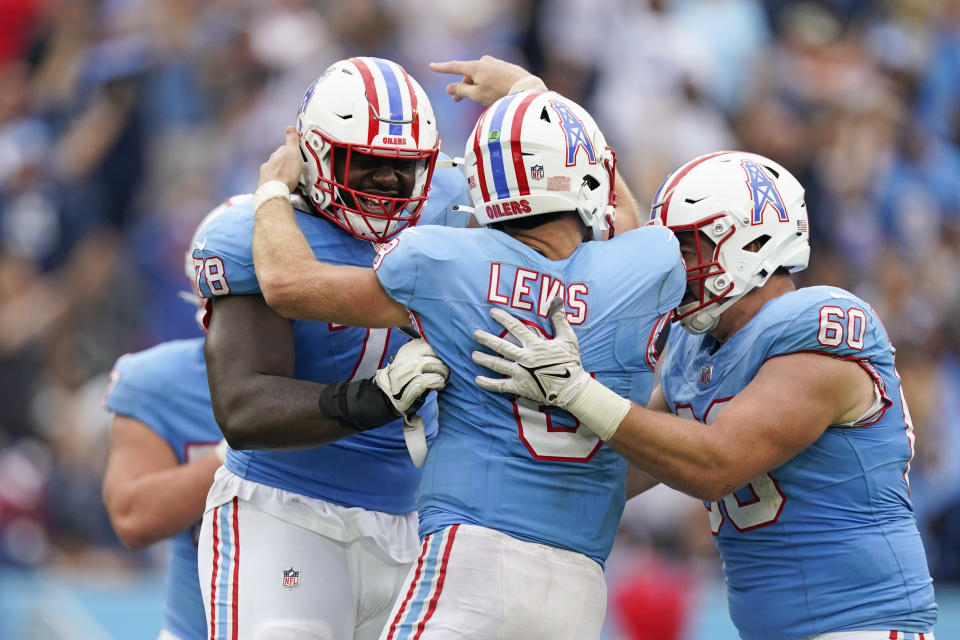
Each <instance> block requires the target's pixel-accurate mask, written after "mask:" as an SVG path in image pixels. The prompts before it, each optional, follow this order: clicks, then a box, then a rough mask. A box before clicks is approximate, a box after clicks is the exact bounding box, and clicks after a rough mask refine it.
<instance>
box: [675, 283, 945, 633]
mask: <svg viewBox="0 0 960 640" xmlns="http://www.w3.org/2000/svg"><path fill="white" fill-rule="evenodd" d="M667 344H668V346H667V350H666V354H665V355H664V358H663V362H662V365H661V371H660V376H661V385H662V388H663V391H664V395H665V397H666V400H667V403H668V405H669V407H670V410H671V411H673V412H674V413H676V414H677V415H679V416H681V417H685V418H694V419H697V420H700V421H702V422H706V423H708V424H709V423H711V422H712V421H713V420H715V419H716V416H717V415H718V414H719V413H720V412H721V411H722V410H723V405H724V403H725V402H727V401H729V400H730V399H731V398H732V397H733V396H734V395H736V394H737V393H739V392H740V391H741V390H742V389H743V388H744V387H745V386H746V385H747V384H748V383H749V382H750V380H752V379H753V377H754V376H755V375H756V373H757V370H758V369H759V368H760V366H761V365H762V364H763V363H764V362H765V361H766V360H767V359H768V358H772V357H774V356H779V355H784V354H790V353H799V352H810V353H822V354H824V355H828V356H831V357H835V358H843V359H845V360H850V361H853V362H857V363H858V364H859V365H860V366H861V367H863V369H864V371H866V372H867V373H868V374H870V376H872V377H873V379H874V380H875V381H876V383H877V386H878V388H879V389H880V391H881V392H882V394H883V400H884V406H883V409H882V410H881V411H880V412H879V413H878V414H877V415H875V416H872V417H870V418H868V419H867V420H865V421H864V423H863V424H860V425H858V426H852V427H839V426H833V427H830V428H828V429H827V430H826V432H824V434H823V435H822V436H820V438H819V439H817V441H816V442H814V443H813V444H812V445H810V446H809V447H808V448H807V449H805V450H804V451H803V452H802V453H800V454H799V455H797V456H796V457H794V458H793V459H791V460H790V461H788V462H786V463H785V464H783V465H782V466H780V467H778V468H776V469H773V470H771V471H770V472H769V473H765V474H762V475H760V476H758V477H757V478H755V479H754V480H753V481H751V482H750V483H749V484H748V485H747V486H745V487H743V488H741V489H739V490H737V491H735V492H733V493H731V494H729V495H728V496H726V497H725V498H724V499H723V500H722V501H720V502H714V503H710V504H709V505H707V508H708V509H709V511H710V524H711V528H712V530H713V534H714V536H715V540H716V544H717V548H718V549H719V550H720V555H721V557H722V558H723V563H724V572H725V574H726V581H727V594H728V598H729V605H730V615H731V617H732V618H733V622H734V624H736V626H737V628H738V629H739V630H740V634H741V637H743V638H745V639H746V640H769V639H770V638H778V639H784V640H787V639H790V638H804V637H807V636H812V635H816V634H819V633H825V632H832V631H850V630H858V629H864V630H865V629H885V630H890V629H894V630H901V631H912V632H929V631H930V630H931V629H932V627H933V624H934V622H935V621H936V617H937V605H936V604H935V603H934V599H933V583H932V581H931V579H930V574H929V572H928V570H927V561H926V556H925V554H924V550H923V544H922V543H921V541H920V535H919V533H918V531H917V524H916V521H915V518H914V514H913V507H912V506H911V504H910V498H909V486H908V481H907V471H908V470H909V466H910V459H911V457H912V455H913V441H914V436H913V426H912V425H911V423H910V414H909V411H908V410H907V407H906V405H905V404H904V401H903V394H902V391H901V388H900V378H899V377H898V375H897V373H896V371H895V370H894V359H893V356H894V349H893V347H892V346H891V345H890V341H889V339H888V338H887V335H886V332H885V331H884V329H883V326H882V325H881V323H880V320H879V319H878V318H877V316H876V315H875V314H874V312H873V310H872V309H871V308H870V306H869V305H868V304H867V303H866V302H864V301H863V300H861V299H859V298H857V297H856V296H854V295H853V294H851V293H848V292H846V291H844V290H842V289H837V288H832V287H808V288H804V289H800V290H797V291H792V292H790V293H787V294H785V295H782V296H780V297H778V298H775V299H773V300H771V301H769V302H767V304H766V305H765V306H764V307H763V308H762V309H761V310H760V312H759V313H757V315H756V316H754V317H753V318H752V319H751V320H750V321H749V322H748V323H747V324H746V325H745V326H744V327H743V328H742V329H740V330H739V331H737V332H736V333H735V334H733V335H732V336H731V337H730V338H729V339H728V340H727V341H726V342H725V343H724V344H723V345H722V346H720V348H719V349H717V350H716V352H715V353H711V350H712V349H713V348H714V347H715V346H716V342H715V341H714V340H713V338H711V337H710V336H709V335H706V334H703V335H693V334H690V333H687V332H685V331H681V330H676V331H673V332H672V334H671V335H670V338H669V340H668V343H667ZM769 410H770V411H776V407H770V408H769Z"/></svg>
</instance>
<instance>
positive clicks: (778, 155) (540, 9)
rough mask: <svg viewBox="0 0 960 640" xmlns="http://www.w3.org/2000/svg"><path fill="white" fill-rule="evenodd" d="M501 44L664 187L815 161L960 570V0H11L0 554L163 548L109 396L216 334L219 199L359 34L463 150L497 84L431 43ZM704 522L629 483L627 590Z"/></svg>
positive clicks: (126, 558) (102, 558)
mask: <svg viewBox="0 0 960 640" xmlns="http://www.w3.org/2000/svg"><path fill="white" fill-rule="evenodd" d="M485 53H489V54H492V55H494V56H497V57H500V58H505V59H508V60H511V61H513V62H517V63H519V64H522V65H524V66H526V67H527V68H529V69H531V70H532V71H533V72H535V73H537V74H538V75H540V76H541V77H542V78H543V79H544V80H545V81H546V83H547V85H548V86H549V87H551V88H552V89H555V90H557V91H559V92H561V93H563V94H565V95H567V96H569V97H571V98H573V99H574V100H576V101H578V102H580V103H581V104H583V105H584V106H586V107H587V108H588V109H589V110H590V111H591V112H592V113H593V114H594V115H595V116H596V119H597V121H598V123H599V124H600V126H601V128H602V129H603V130H604V131H605V133H606V137H607V139H608V140H609V141H611V144H612V145H613V146H614V147H615V149H616V151H617V153H618V158H619V167H620V169H621V171H622V173H623V175H624V176H625V177H626V178H627V179H628V181H629V183H630V184H631V186H632V187H633V190H634V192H635V194H636V196H637V199H638V200H639V201H640V202H641V204H645V203H648V202H649V201H650V197H651V196H652V194H653V193H654V191H655V190H656V188H657V187H658V186H659V184H660V182H661V181H662V180H663V178H664V177H665V176H666V175H667V174H668V173H669V172H670V171H671V170H673V169H674V168H675V167H676V166H678V165H679V164H681V163H683V162H685V161H686V160H688V159H690V158H692V157H694V156H696V155H699V154H701V153H706V152H710V151H714V150H718V149H732V148H738V149H743V150H748V151H753V152H757V153H761V154H764V155H767V156H769V157H771V158H773V159H775V160H776V161H778V162H780V163H781V164H783V165H785V166H786V167H788V168H789V169H790V170H791V171H792V172H793V173H794V174H795V175H797V177H798V178H800V180H801V182H802V183H803V184H804V186H805V187H806V194H807V195H806V197H807V204H808V207H809V211H810V220H811V234H812V246H813V252H812V258H811V266H810V269H809V270H808V271H806V272H804V273H803V274H800V277H799V279H798V280H799V282H800V283H801V284H834V285H838V286H841V287H845V288H848V289H850V290H852V291H853V292H855V293H857V294H858V295H860V296H862V297H864V298H865V299H866V300H868V301H869V302H870V303H871V304H872V305H873V306H874V308H875V309H876V310H877V311H878V313H879V314H880V317H881V318H883V320H884V322H885V323H886V328H887V330H888V332H889V333H890V335H891V339H892V341H893V343H894V345H895V346H897V348H898V353H897V360H898V363H899V370H900V374H901V376H902V378H903V380H904V388H905V391H906V395H907V401H908V403H909V406H910V409H911V411H912V417H913V422H914V425H915V427H916V433H917V440H916V442H917V447H916V457H915V459H914V461H913V464H912V466H911V470H910V481H911V486H912V492H913V493H912V496H913V500H914V505H915V508H916V511H917V516H918V518H919V521H920V525H921V530H922V532H923V535H924V538H925V542H926V546H927V553H928V557H929V561H930V564H931V569H932V571H933V574H934V576H935V579H936V580H938V581H939V582H940V583H945V582H960V542H958V541H960V464H958V461H960V1H958V0H939V1H938V0H934V1H927V0H886V1H883V0H872V1H871V0H823V1H820V2H812V1H790V0H484V1H483V2H476V1H473V0H443V1H442V2H437V1H435V0H326V1H324V0H313V1H310V0H278V1H275V2H260V1H257V0H207V1H205V2H192V1H190V0H102V1H94V0H0V407H2V410H0V568H2V567H3V566H4V565H8V566H10V565H17V566H27V567H31V566H51V565H83V566H103V565H105V564H109V565H116V564H120V565H131V564H132V565H136V564H138V563H139V564H149V563H151V562H154V561H155V560H156V554H153V555H151V554H149V553H148V554H132V553H129V552H124V551H123V550H122V549H121V548H120V546H119V543H118V541H117V540H116V538H115V536H114V535H113V532H112V530H111V528H110V525H109V522H108V520H107V517H106V513H105V511H104V508H103V506H102V502H101V497H100V479H101V475H102V471H103V466H104V458H105V452H106V446H107V438H108V432H107V427H108V424H109V416H108V415H107V414H106V413H105V412H104V409H103V408H102V406H101V398H102V396H103V392H104V390H105V388H106V386H107V384H108V382H107V381H108V374H109V371H110V368H111V366H112V364H113V363H114V361H115V360H116V358H117V357H118V356H120V355H122V354H123V353H125V352H129V351H136V350H140V349H143V348H145V347H148V346H151V345H153V344H155V343H157V342H160V341H163V340H169V339H173V338H181V337H192V336H196V335H200V333H199V332H200V330H199V328H198V327H197V326H196V324H195V322H194V317H193V316H194V309H193V308H192V307H191V306H189V305H187V304H185V303H183V302H182V301H181V300H180V299H179V298H178V292H180V291H184V290H186V289H187V286H188V285H187V283H186V280H185V277H184V252H185V251H186V250H187V247H188V244H189V240H190V236H191V234H192V232H193V229H194V227H195V226H196V224H197V222H199V220H200V219H201V218H202V216H203V215H204V214H205V213H206V212H207V211H209V210H210V209H212V208H213V207H214V206H216V205H217V204H218V203H219V202H220V201H222V200H223V199H224V198H225V197H227V196H230V195H232V194H235V193H247V192H251V191H253V190H254V188H255V187H256V182H257V170H258V167H259V165H260V163H261V162H263V161H264V160H265V159H266V157H267V156H268V155H269V154H270V152H271V151H272V150H273V149H274V148H276V147H277V146H278V145H279V144H280V143H281V142H282V138H283V128H284V126H285V125H287V124H292V123H293V120H294V118H295V114H296V110H297V106H298V104H299V102H300V99H301V97H302V94H303V91H304V90H305V88H306V87H307V86H308V85H309V84H310V83H312V81H313V80H314V79H315V78H316V76H318V75H319V74H320V72H321V71H322V70H323V69H324V68H326V66H327V65H328V64H330V63H331V62H333V61H335V60H338V59H340V58H343V57H347V56H351V55H375V56H381V57H386V58H390V59H392V60H395V61H397V62H399V63H400V64H402V65H404V66H405V67H406V69H407V70H408V71H409V72H410V73H411V74H412V75H413V76H414V77H416V78H417V79H418V80H419V81H420V83H421V84H422V85H423V86H424V88H425V89H426V90H427V92H428V94H429V95H430V96H431V99H432V101H433V106H434V110H435V111H436V114H437V119H438V122H439V126H440V132H441V137H442V140H443V143H442V149H443V150H444V151H445V152H446V153H447V154H448V155H451V156H460V155H462V154H463V144H464V141H465V140H466V136H467V134H468V132H469V131H470V129H471V128H472V125H473V123H474V121H475V120H476V118H477V116H478V115H479V113H480V107H478V106H477V105H474V104H468V103H467V102H461V103H454V102H453V101H452V100H451V99H450V98H449V96H446V95H445V93H444V87H445V85H446V84H447V83H448V82H450V81H452V80H454V79H458V78H451V77H446V76H441V75H438V74H435V73H433V72H431V71H429V69H428V67H427V65H428V63H429V62H431V61H441V60H451V59H472V58H476V57H479V56H480V55H482V54H485ZM635 268H637V269H642V268H643V264H642V262H641V261H638V263H637V264H636V266H635ZM611 277H618V274H611ZM707 531H708V529H707V527H706V515H705V513H704V511H703V508H702V506H701V505H700V504H699V503H696V502H695V501H692V500H690V499H684V498H682V497H679V496H678V494H674V493H672V492H669V491H654V492H653V493H651V495H649V496H644V497H641V498H639V499H638V500H637V501H635V502H633V503H631V504H630V505H628V510H627V513H626V515H625V518H624V522H623V527H622V533H621V539H622V543H621V544H618V547H617V549H616V550H615V554H614V556H613V557H611V560H610V566H609V569H610V575H611V579H613V580H614V581H616V580H619V579H620V578H621V577H622V581H621V582H620V583H618V584H620V588H619V589H615V590H614V591H613V592H612V594H611V602H612V603H614V604H615V603H616V602H617V600H618V599H620V598H624V599H630V598H634V596H636V595H637V594H642V593H644V589H646V586H645V584H644V583H643V581H642V580H640V581H638V580H635V579H634V577H635V576H636V575H637V572H636V571H633V570H631V571H630V572H627V571H626V570H625V569H622V568H618V567H633V568H634V569H636V567H637V566H644V567H647V568H651V567H653V568H655V569H657V570H656V571H648V572H646V573H647V574H653V573H656V575H657V576H659V577H658V580H659V581H660V585H661V587H662V586H663V585H671V584H674V585H675V586H676V587H677V592H678V593H682V592H684V591H686V590H687V588H688V586H689V581H690V580H692V579H693V578H692V577H691V576H695V575H697V572H698V571H700V569H698V568H696V567H708V568H706V569H703V570H704V571H712V572H713V573H717V572H719V566H718V565H719V563H718V561H717V560H716V557H715V554H714V551H713V545H712V542H711V540H710V536H709V534H708V533H707ZM618 558H620V559H624V558H629V559H630V560H629V561H628V562H620V563H619V564H618ZM691 567H694V569H691ZM631 576H633V577H631ZM648 596H649V594H648ZM635 599H636V598H634V600H635ZM646 600H647V601H648V602H650V606H659V607H660V611H661V612H662V611H664V610H665V609H664V607H666V606H672V605H667V604H663V603H661V604H659V605H658V604H657V602H656V600H655V598H651V597H647V598H646ZM625 624H629V622H626V623H625ZM664 637H666V636H664Z"/></svg>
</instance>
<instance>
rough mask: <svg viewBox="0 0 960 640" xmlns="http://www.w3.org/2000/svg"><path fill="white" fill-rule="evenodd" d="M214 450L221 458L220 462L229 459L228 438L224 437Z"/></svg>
mask: <svg viewBox="0 0 960 640" xmlns="http://www.w3.org/2000/svg"><path fill="white" fill-rule="evenodd" d="M213 452H214V453H215V454H217V457H218V458H220V462H224V461H226V459H227V439H226V438H224V439H223V440H221V441H220V442H218V443H217V446H216V447H214V448H213Z"/></svg>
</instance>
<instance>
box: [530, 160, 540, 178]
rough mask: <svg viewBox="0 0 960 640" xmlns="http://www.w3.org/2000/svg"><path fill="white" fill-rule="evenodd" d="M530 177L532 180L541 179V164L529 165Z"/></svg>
mask: <svg viewBox="0 0 960 640" xmlns="http://www.w3.org/2000/svg"><path fill="white" fill-rule="evenodd" d="M530 178H531V179H533V180H543V165H542V164H535V165H533V166H531V167H530Z"/></svg>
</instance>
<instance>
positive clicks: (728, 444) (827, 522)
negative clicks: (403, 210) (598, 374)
mask: <svg viewBox="0 0 960 640" xmlns="http://www.w3.org/2000/svg"><path fill="white" fill-rule="evenodd" d="M652 219H653V221H654V222H655V223H656V224H658V225H662V226H666V227H668V228H670V229H672V230H673V231H674V232H675V233H676V234H677V237H678V238H679V240H680V247H681V250H682V252H683V255H684V259H685V261H686V266H687V281H688V288H687V293H686V295H685V297H684V300H683V303H682V304H681V306H680V307H679V308H678V310H677V313H678V315H677V317H678V318H679V320H680V323H681V324H682V325H683V327H684V329H686V331H674V332H673V333H672V334H671V335H670V338H669V340H668V344H667V350H666V355H665V356H664V358H663V359H662V361H661V364H660V387H659V388H658V390H657V391H655V392H654V395H653V399H652V400H651V402H650V409H654V410H656V411H651V410H649V409H644V408H642V407H641V406H640V405H639V404H636V403H635V404H631V403H630V402H629V401H628V400H626V399H625V398H623V397H620V396H618V395H616V394H614V393H612V392H611V390H610V389H609V388H607V387H605V386H604V385H603V384H601V382H602V380H600V381H595V380H593V379H592V378H590V376H589V375H588V374H587V373H586V371H589V370H590V363H589V362H588V361H587V359H586V355H587V352H586V346H587V345H586V343H584V342H583V338H582V336H581V337H580V342H581V345H582V346H581V348H580V349H579V350H578V347H577V337H578V336H577V335H575V333H574V331H573V330H572V329H571V327H570V326H569V323H568V322H567V320H566V319H565V317H564V314H563V313H562V312H561V310H560V308H559V305H555V308H554V310H553V311H554V313H553V314H552V317H553V319H554V328H555V331H556V333H557V336H558V338H557V339H554V340H545V339H542V338H541V337H540V336H539V335H538V334H535V333H533V332H531V331H529V330H528V329H527V328H526V327H524V326H523V324H521V323H520V321H518V320H516V319H514V318H510V317H509V316H507V315H501V316H499V319H500V320H501V321H502V323H503V324H504V325H505V326H506V327H507V328H508V330H509V331H510V333H511V334H512V335H513V336H514V338H516V339H517V340H519V341H520V342H521V343H522V344H523V346H522V347H517V346H515V345H514V344H513V343H509V342H506V341H504V340H502V339H501V338H498V337H495V336H493V335H491V334H489V333H486V332H478V334H477V338H478V341H479V342H480V343H481V344H482V345H484V346H487V347H490V348H493V349H494V350H496V351H498V352H499V353H500V354H502V355H504V356H505V358H497V357H494V356H489V355H486V354H484V353H480V352H478V353H477V354H475V355H476V357H477V358H478V362H481V363H483V364H484V365H485V366H487V367H489V368H490V369H493V370H494V371H496V372H499V373H502V374H504V375H505V376H506V377H505V378H498V379H497V378H486V377H480V378H478V379H477V383H478V384H479V385H480V386H481V387H483V388H485V389H489V390H495V391H503V392H507V393H513V394H519V395H522V396H524V397H526V398H529V399H531V400H533V401H534V402H540V403H543V404H550V405H556V406H558V407H563V408H565V409H566V410H567V411H569V412H571V413H572V414H573V415H575V416H577V417H578V418H579V419H580V420H581V422H582V423H583V424H585V425H586V426H587V427H589V428H590V429H591V430H592V431H593V432H594V433H596V434H597V435H598V436H599V437H600V438H601V439H603V440H604V441H606V442H607V444H609V445H610V446H611V447H613V449H615V450H616V451H618V452H620V453H621V454H623V455H624V456H625V457H626V458H627V459H628V460H630V461H631V462H633V463H635V464H636V465H638V466H639V467H640V468H641V469H643V470H644V471H646V472H647V473H648V474H650V475H651V476H652V477H653V478H656V479H658V480H660V481H662V482H664V483H666V484H668V485H670V486H672V487H674V488H676V489H680V490H682V491H685V492H687V493H689V494H691V495H693V496H696V497H699V498H702V499H703V500H705V501H707V503H706V507H707V509H708V511H709V515H710V527H711V530H712V532H713V535H714V537H715V539H716V543H717V547H718V549H719V550H720V555H721V557H722V559H723V567H724V573H725V576H726V582H727V594H728V599H729V606H730V614H731V617H732V618H733V622H734V623H735V624H736V626H737V628H738V629H739V631H740V635H741V637H742V638H744V639H745V640H771V639H776V640H796V639H801V638H802V639H817V640H889V639H891V638H893V639H904V638H907V639H911V640H914V639H916V640H931V639H932V638H933V627H934V623H935V622H936V619H937V605H936V603H935V601H934V593H933V583H932V580H931V579H930V574H929V572H928V570H927V562H926V557H925V554H924V550H923V544H922V542H921V540H920V535H919V533H918V530H917V524H916V521H915V518H914V514H913V508H912V506H911V504H910V496H909V490H910V484H909V476H908V472H909V471H910V461H911V459H912V457H913V450H914V432H913V425H912V424H911V422H910V412H909V410H908V409H907V405H906V402H905V401H904V396H903V390H902V388H901V384H900V377H899V375H898V374H897V371H896V369H895V367H894V348H893V347H892V346H891V344H890V341H889V339H888V337H887V334H886V332H885V330H884V328H883V325H882V324H881V322H880V319H879V318H878V317H877V316H876V314H875V313H874V311H873V310H872V309H871V307H870V305H869V304H867V303H866V302H864V301H863V300H861V299H860V298H858V297H856V296H855V295H853V294H851V293H849V292H847V291H844V290H842V289H838V288H836V287H827V286H817V287H807V288H801V289H795V288H794V285H793V283H792V281H791V279H790V273H791V272H795V271H799V270H801V269H804V268H805V267H806V266H807V261H808V257H809V251H810V248H809V244H808V228H807V225H808V221H807V212H806V209H805V205H804V202H803V188H802V187H801V185H800V183H799V182H797V180H796V179H795V178H794V177H793V176H792V175H790V173H789V172H787V170H786V169H784V168H783V167H781V166H780V165H778V164H776V163H775V162H772V161H771V160H769V159H767V158H764V157H762V156H758V155H754V154H750V153H741V152H720V153H715V154H710V155H707V156H703V157H700V158H697V159H695V160H692V161H691V162H689V163H687V164H686V165H684V166H682V167H681V168H680V169H678V170H677V171H676V172H674V173H673V174H671V175H670V176H669V177H668V178H667V180H666V182H664V184H663V186H662V187H661V188H660V190H659V192H658V193H657V195H656V197H655V199H654V202H653V209H652ZM578 351H582V356H583V358H582V363H583V364H582V366H581V364H580V357H581V356H580V355H579V354H578ZM608 386H609V385H608ZM621 395H623V394H621ZM661 412H669V413H672V414H675V416H678V417H674V416H670V415H668V414H667V413H661ZM681 418H683V419H681Z"/></svg>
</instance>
